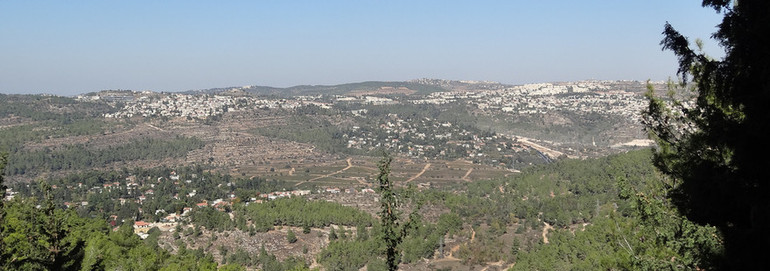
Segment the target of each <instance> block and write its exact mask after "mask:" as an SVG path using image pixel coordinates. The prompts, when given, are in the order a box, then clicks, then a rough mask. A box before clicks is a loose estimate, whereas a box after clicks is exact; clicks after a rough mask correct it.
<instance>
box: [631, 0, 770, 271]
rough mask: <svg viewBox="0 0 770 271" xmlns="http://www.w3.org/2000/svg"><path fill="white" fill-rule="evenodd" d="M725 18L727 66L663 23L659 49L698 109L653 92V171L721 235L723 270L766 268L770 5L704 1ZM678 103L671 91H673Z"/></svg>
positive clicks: (648, 116)
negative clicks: (671, 57)
mask: <svg viewBox="0 0 770 271" xmlns="http://www.w3.org/2000/svg"><path fill="white" fill-rule="evenodd" d="M702 4H703V6H704V7H710V8H713V9H714V10H715V11H716V12H719V13H722V14H723V15H724V17H723V19H722V22H721V23H720V24H719V25H718V30H717V32H716V33H714V34H713V36H712V37H713V38H714V39H715V40H717V41H718V42H719V44H720V45H722V47H723V48H724V50H725V56H724V57H723V58H722V59H714V58H711V57H709V56H708V55H706V54H705V53H704V52H703V51H702V42H701V41H700V40H697V41H696V48H693V47H692V46H691V44H690V41H689V40H688V39H687V38H686V37H685V36H684V35H682V34H680V33H679V32H677V31H676V30H675V29H674V27H673V26H671V25H670V24H668V23H666V25H665V30H664V32H663V34H664V36H665V37H664V39H663V41H662V42H661V45H662V46H663V49H664V50H671V51H673V52H674V54H676V56H677V57H678V60H679V71H678V75H679V80H680V82H681V86H682V87H686V88H688V91H691V92H690V93H691V94H692V95H693V96H694V98H695V99H694V103H688V102H687V101H680V100H677V99H674V95H669V98H670V99H664V98H660V97H658V96H655V95H654V93H652V92H649V93H648V95H647V96H648V98H649V99H650V103H649V107H648V108H647V109H646V110H645V112H644V124H645V126H646V128H647V130H648V131H649V133H650V135H651V137H652V138H653V139H655V140H656V141H657V143H658V147H657V150H656V153H655V157H654V162H655V164H656V166H657V167H658V168H659V169H660V170H661V171H662V172H663V173H665V174H667V175H669V176H671V177H673V178H674V179H675V180H676V182H675V183H673V185H672V187H671V193H670V194H669V197H670V198H671V200H672V202H673V203H674V204H675V205H676V206H677V208H678V209H679V210H680V212H682V213H683V214H684V215H686V216H687V218H688V219H690V220H692V221H695V222H697V223H699V224H702V225H713V226H715V227H717V228H718V229H719V230H720V232H721V235H722V238H723V239H724V246H725V252H724V253H725V255H724V259H725V261H724V262H723V263H721V264H720V265H719V266H720V267H722V268H725V269H736V270H746V269H749V270H751V269H755V268H756V267H760V266H762V265H766V259H765V258H766V256H767V255H770V196H768V195H770V182H769V181H768V180H769V178H768V177H767V176H768V172H767V169H768V168H770V159H767V155H768V151H770V141H768V140H767V138H766V133H767V131H770V111H769V109H768V105H769V104H770V16H768V14H770V1H764V0H755V1H749V0H737V1H730V0H704V1H703V2H702ZM672 94H673V92H672Z"/></svg>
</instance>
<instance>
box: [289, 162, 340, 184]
mask: <svg viewBox="0 0 770 271" xmlns="http://www.w3.org/2000/svg"><path fill="white" fill-rule="evenodd" d="M351 160H353V158H348V159H347V160H346V161H347V162H348V166H346V167H345V168H343V169H340V170H337V171H335V172H332V173H329V174H326V175H321V176H318V177H315V178H312V179H310V180H307V181H304V182H299V183H297V184H295V185H294V186H299V185H300V184H303V183H306V182H312V181H316V180H319V179H322V178H326V177H331V176H333V175H336V174H340V173H343V172H345V171H346V170H348V169H350V168H352V167H353V163H351V162H350V161H351Z"/></svg>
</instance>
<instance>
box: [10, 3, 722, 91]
mask: <svg viewBox="0 0 770 271" xmlns="http://www.w3.org/2000/svg"><path fill="white" fill-rule="evenodd" d="M719 18H720V15H719V14H716V13H715V12H714V11H713V10H710V9H706V8H702V7H699V5H697V4H695V5H694V4H693V3H690V2H684V1H681V2H670V1H646V2H634V3H626V2H600V1H589V2H579V3H576V2H571V1H552V2H549V3H540V2H531V1H528V2H524V1H509V2H496V1H483V2H473V3H460V2H453V1H425V2H418V3H412V2H407V1H390V2H343V1H332V2H312V1H307V2H305V1H292V2H284V1H280V2H256V3H252V2H247V1H235V2H226V3H199V2H196V3H188V2H182V1H172V2H162V3H156V2H149V1H138V2H137V1H135V2H130V3H103V2H96V1H94V2H78V3H60V2H47V1H42V2H32V1H25V2H2V3H0V35H2V36H3V37H4V38H3V39H2V40H0V52H2V53H0V93H25V94H27V93H50V94H57V95H75V94H81V93H88V92H94V91H100V90H104V89H131V90H153V91H159V92H160V91H165V92H176V91H186V90H196V89H208V88H216V87H229V86H243V85H261V86H273V87H289V86H296V85H335V84H344V83H353V82H363V81H407V80H412V79H418V78H437V79H447V80H475V81H495V82H500V83H504V84H526V83H537V82H563V81H578V80H590V79H595V80H640V81H643V80H647V79H652V80H665V79H666V78H668V77H670V76H674V75H675V72H676V67H677V63H676V58H675V56H674V55H673V53H671V52H667V51H661V49H660V45H659V42H660V40H661V39H662V35H661V32H662V31H663V25H664V23H665V22H666V21H669V22H670V23H671V24H672V25H673V26H674V27H676V28H677V29H678V30H680V31H681V32H682V34H684V35H685V36H688V37H690V38H691V39H692V40H694V39H695V38H701V39H703V40H704V41H705V43H706V51H707V52H709V53H711V54H713V55H715V56H720V55H721V50H720V49H719V48H718V47H717V46H716V42H714V41H713V40H710V39H709V37H710V35H711V33H712V32H714V31H715V28H714V27H708V28H704V27H703V25H711V26H715V25H717V24H718V23H719Z"/></svg>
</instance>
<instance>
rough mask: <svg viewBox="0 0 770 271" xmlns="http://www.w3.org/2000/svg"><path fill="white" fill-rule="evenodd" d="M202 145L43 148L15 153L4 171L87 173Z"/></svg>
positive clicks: (188, 140)
mask: <svg viewBox="0 0 770 271" xmlns="http://www.w3.org/2000/svg"><path fill="white" fill-rule="evenodd" d="M203 145H204V143H203V141H201V140H200V139H197V138H194V137H183V136H177V137H176V138H173V139H168V140H165V139H153V138H147V139H137V140H133V141H131V142H128V143H126V144H122V145H117V146H111V147H107V148H103V149H95V148H89V147H87V146H85V145H83V144H75V145H65V146H61V147H59V148H57V149H56V150H51V149H48V148H45V149H43V150H38V151H29V152H18V153H16V154H15V155H13V156H12V158H11V159H10V160H9V161H8V169H7V170H8V172H9V174H17V175H20V174H26V173H28V172H40V171H57V170H79V169H89V168H94V167H104V166H107V165H109V164H110V163H114V162H127V161H134V160H142V159H148V160H157V159H163V158H169V157H183V156H184V155H186V154H187V153H188V152H189V151H191V150H195V149H199V148H202V147H203Z"/></svg>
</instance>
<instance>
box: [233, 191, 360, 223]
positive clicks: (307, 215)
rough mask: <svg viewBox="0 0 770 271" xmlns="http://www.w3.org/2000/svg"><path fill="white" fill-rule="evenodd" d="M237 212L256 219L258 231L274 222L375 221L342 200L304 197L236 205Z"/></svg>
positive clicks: (250, 218)
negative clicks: (320, 199) (337, 201)
mask: <svg viewBox="0 0 770 271" xmlns="http://www.w3.org/2000/svg"><path fill="white" fill-rule="evenodd" d="M235 212H236V214H238V215H243V216H244V217H245V218H247V219H249V220H251V221H252V223H253V224H254V226H255V227H256V229H257V231H262V232H265V231H268V230H270V229H272V228H273V226H293V227H303V226H305V225H307V226H312V227H315V228H321V227H326V226H329V225H331V224H336V225H348V226H355V225H367V226H369V225H372V222H373V218H372V216H371V215H369V214H367V213H365V212H363V211H361V210H358V209H355V208H352V207H347V206H343V205H341V204H339V203H333V202H326V201H311V200H307V199H305V198H301V197H293V198H283V199H277V200H271V201H268V202H265V203H262V204H250V205H249V206H245V207H243V208H238V209H236V211H235Z"/></svg>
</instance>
